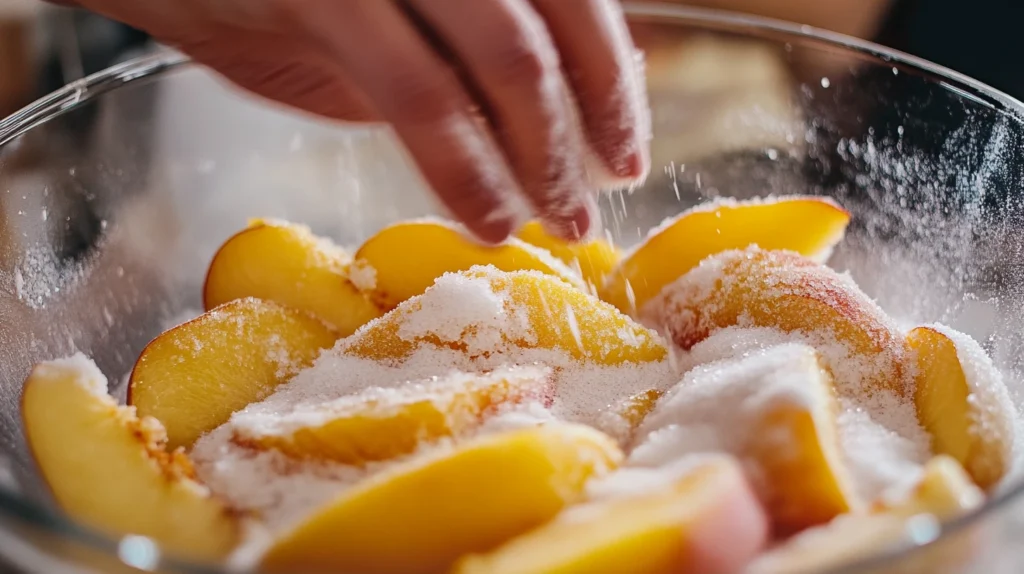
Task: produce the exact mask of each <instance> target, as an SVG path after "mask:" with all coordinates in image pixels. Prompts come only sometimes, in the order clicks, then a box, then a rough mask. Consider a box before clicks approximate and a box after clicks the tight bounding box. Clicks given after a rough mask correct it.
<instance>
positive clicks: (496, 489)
mask: <svg viewBox="0 0 1024 574" xmlns="http://www.w3.org/2000/svg"><path fill="white" fill-rule="evenodd" d="M621 456H622V454H621V452H620V451H619V449H618V447H617V446H615V444H614V443H613V442H612V441H611V439H609V438H608V437H606V436H605V435H603V434H601V433H599V432H597V431H595V430H592V429H590V428H588V427H584V426H576V425H564V424H551V425H544V426H539V427H533V428H529V429H523V430H517V431H512V432H507V433H501V434H495V435H485V436H483V437H480V438H478V439H476V440H474V441H471V442H467V443H463V444H462V445H460V446H458V447H456V449H455V450H453V451H450V452H442V453H440V454H437V455H434V456H428V457H419V458H415V459H412V460H411V461H409V462H408V463H404V464H402V465H400V466H398V467H394V468H390V469H387V470H384V471H382V472H381V473H380V474H377V475H374V476H373V477H371V478H369V479H368V480H366V481H364V482H362V483H360V484H357V485H356V486H355V487H353V488H352V489H351V490H349V491H347V492H345V493H344V494H342V495H341V497H340V498H338V499H336V500H335V501H334V502H332V503H330V504H328V505H327V506H326V507H324V508H322V509H321V510H319V511H318V512H316V513H315V514H314V515H313V516H311V517H310V518H308V519H307V520H306V521H305V522H303V523H302V524H300V525H299V526H298V527H297V528H296V529H294V530H293V531H292V532H290V533H288V534H286V535H285V536H284V537H283V538H281V539H279V540H278V541H276V542H275V543H274V545H273V546H272V547H271V548H270V549H269V551H268V552H267V554H266V555H265V556H264V559H263V565H264V566H265V567H267V568H269V569H271V570H274V571H286V572H295V571H307V570H313V571H325V570H326V571H332V572H364V573H367V574H375V573H378V572H403V573H408V574H417V573H421V572H422V573H431V572H439V571H443V569H445V568H447V567H448V566H450V565H451V564H452V563H453V562H454V561H455V560H456V559H457V558H458V557H459V556H462V555H464V554H467V553H472V552H481V551H486V550H488V549H490V548H493V547H495V546H496V545H498V544H500V543H502V542H504V541H505V540H508V539H509V538H511V537H513V536H517V535H519V534H522V533H523V532H526V531H527V530H530V529H531V528H535V527H537V526H539V525H541V524H543V523H544V522H546V521H547V520H549V519H551V518H552V517H553V516H555V515H556V514H557V513H558V512H559V511H560V510H562V508H564V507H565V506H566V505H567V504H569V503H572V502H574V501H576V500H577V499H579V498H580V496H581V493H582V490H583V488H584V484H585V483H586V481H587V480H588V479H589V478H591V477H593V476H599V475H601V474H603V473H605V472H606V471H607V470H609V469H611V468H614V467H615V466H616V465H617V464H618V462H619V460H620V459H621Z"/></svg>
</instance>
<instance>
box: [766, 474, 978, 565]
mask: <svg viewBox="0 0 1024 574" xmlns="http://www.w3.org/2000/svg"><path fill="white" fill-rule="evenodd" d="M984 498H985V496H984V493H982V492H981V490H980V489H979V488H978V487H977V486H975V485H974V483H972V482H971V479H970V477H968V476H967V474H966V473H965V472H964V470H963V468H962V467H961V466H960V464H959V463H957V462H956V461H955V460H953V459H952V458H950V457H946V456H938V457H935V458H933V459H932V460H931V461H929V463H928V464H927V465H926V466H925V469H924V474H923V475H922V477H921V479H920V480H919V481H918V483H917V484H916V485H915V487H914V488H913V489H911V490H910V491H909V492H908V493H906V495H905V496H904V497H903V498H902V499H900V500H896V501H893V502H891V503H888V504H885V505H882V506H880V507H879V510H880V511H879V512H876V513H873V514H852V515H848V516H843V517H841V518H839V519H837V520H836V521H835V522H833V523H832V524H829V525H826V526H821V527H818V528H813V529H810V530H807V531H805V532H803V533H801V534H800V535H798V536H796V537H794V538H792V539H790V540H789V541H788V542H786V543H785V544H783V545H781V546H779V547H778V548H777V549H775V550H773V551H771V552H768V553H766V554H764V555H762V556H761V557H759V558H758V559H757V560H756V561H755V562H754V563H753V564H752V565H751V566H750V567H749V568H748V570H747V571H749V572H750V573H751V574H796V573H804V572H821V571H828V570H831V569H833V568H836V567H839V566H843V565H846V564H849V563H851V562H854V561H856V560H857V559H860V558H863V557H866V556H870V555H872V554H875V553H877V552H879V551H881V550H883V549H885V548H891V547H894V546H895V545H896V544H898V543H900V542H901V541H904V540H906V538H907V536H908V532H907V526H908V524H907V520H909V519H911V518H914V517H921V518H923V519H924V520H925V521H927V520H929V517H930V518H931V519H934V520H937V521H938V522H940V523H945V522H948V521H950V520H952V519H954V518H957V517H959V516H962V515H964V514H966V513H967V512H970V511H972V510H974V509H976V508H978V507H979V506H981V504H982V503H983V502H984ZM965 542H968V543H969V542H970V539H969V538H960V539H948V540H946V541H944V542H942V543H941V544H938V545H936V546H934V553H930V552H928V551H927V550H925V551H923V552H922V551H918V552H916V553H915V554H914V555H912V556H911V557H909V559H908V558H904V559H902V560H901V561H900V563H899V564H898V565H897V566H896V568H897V569H896V571H899V572H903V571H906V572H945V571H958V570H957V568H956V564H957V562H959V561H961V560H963V558H964V556H965V553H966V552H970V551H971V548H970V545H969V544H967V545H965V544H964V543H965ZM902 567H906V570H903V569H902Z"/></svg>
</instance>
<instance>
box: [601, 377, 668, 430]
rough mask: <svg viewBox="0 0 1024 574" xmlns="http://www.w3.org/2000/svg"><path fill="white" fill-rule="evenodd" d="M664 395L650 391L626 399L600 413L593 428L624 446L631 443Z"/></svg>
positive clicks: (660, 392) (654, 390) (655, 390)
mask: <svg viewBox="0 0 1024 574" xmlns="http://www.w3.org/2000/svg"><path fill="white" fill-rule="evenodd" d="M663 395H664V392H663V391H660V390H658V389H649V390H646V391H643V392H640V393H637V394H635V395H631V396H629V397H626V398H625V399H623V400H622V401H620V402H618V403H616V404H614V405H612V407H611V408H609V409H607V410H604V411H601V412H600V413H598V414H597V416H596V418H595V420H594V425H593V426H595V427H596V428H598V429H600V430H601V431H603V432H606V433H608V434H609V435H611V436H613V437H615V438H617V439H619V441H620V442H621V443H623V444H625V443H629V442H631V441H632V439H633V433H634V432H635V431H636V429H637V428H638V427H639V426H640V424H641V423H643V422H644V419H645V418H646V417H647V415H649V414H650V413H651V411H653V410H654V407H655V405H657V404H658V400H659V399H661V397H662V396H663Z"/></svg>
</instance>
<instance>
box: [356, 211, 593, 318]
mask: <svg viewBox="0 0 1024 574" xmlns="http://www.w3.org/2000/svg"><path fill="white" fill-rule="evenodd" d="M355 257H356V260H357V261H359V262H360V263H365V264H366V265H368V266H369V267H370V268H372V269H374V270H375V272H376V278H377V281H376V288H375V289H374V295H373V296H374V300H375V301H376V302H377V303H378V304H379V305H380V306H381V307H383V308H384V309H393V308H394V307H395V306H397V305H398V304H399V303H401V302H402V301H405V300H406V299H408V298H410V297H414V296H416V295H419V294H421V293H423V292H424V291H426V290H427V287H430V286H431V285H433V283H434V280H435V279H437V278H438V277H440V276H441V275H443V274H445V273H448V272H453V271H465V270H468V269H469V268H470V267H473V266H474V265H493V266H494V267H497V268H498V269H501V270H502V271H518V270H535V271H540V272H542V273H547V274H550V275H553V276H556V277H560V278H561V279H563V280H565V281H566V282H568V283H569V284H571V285H574V286H576V287H579V288H581V289H582V288H585V287H586V285H585V284H584V283H583V281H582V280H581V279H580V277H579V276H578V275H576V274H575V273H573V272H572V270H570V269H569V268H568V267H566V265H565V264H564V263H562V262H561V261H560V260H558V259H557V258H555V257H554V256H553V255H551V254H550V253H548V252H547V251H544V250H543V249H539V248H537V247H534V246H532V245H530V244H528V243H525V242H523V241H520V240H518V239H514V238H512V239H509V240H507V241H505V242H504V243H502V244H501V245H494V246H486V245H481V244H478V243H476V242H475V241H474V240H473V239H471V238H470V237H469V236H468V235H466V234H465V233H463V232H462V231H460V230H459V229H457V228H456V227H454V226H452V225H450V224H447V223H442V222H436V221H409V222H403V223H396V224H394V225H391V226H389V227H385V228H384V229H382V230H380V231H378V232H377V234H376V235H374V236H373V237H371V238H369V239H367V240H366V243H363V245H362V247H360V248H359V250H358V251H357V252H356V255H355Z"/></svg>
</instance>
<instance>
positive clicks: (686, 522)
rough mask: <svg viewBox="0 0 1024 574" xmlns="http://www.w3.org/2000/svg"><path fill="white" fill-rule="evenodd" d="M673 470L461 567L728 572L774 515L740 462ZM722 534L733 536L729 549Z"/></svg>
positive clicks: (484, 573)
mask: <svg viewBox="0 0 1024 574" xmlns="http://www.w3.org/2000/svg"><path fill="white" fill-rule="evenodd" d="M630 470H631V469H627V470H626V471H625V472H630ZM612 476H614V475H612ZM609 478H611V477H609ZM666 478H667V479H668V480H667V484H664V485H662V484H658V485H657V486H652V485H651V484H649V481H645V483H644V484H645V489H644V490H642V491H637V492H631V493H628V494H624V495H620V496H617V497H614V498H609V499H605V500H595V501H593V502H590V503H587V504H583V505H581V506H577V507H572V508H569V509H567V510H566V511H564V512H562V513H561V514H560V515H558V516H557V517H555V519H554V520H552V521H551V522H548V523H547V524H545V525H544V526H541V527H540V528H537V529H536V530H532V531H530V532H528V533H526V534H524V535H522V536H520V537H518V538H514V539H512V540H511V541H509V542H507V543H505V544H504V545H502V546H500V547H499V548H498V549H496V550H494V551H493V552H490V553H488V554H481V555H474V556H468V557H465V558H463V559H462V560H460V561H459V563H458V565H457V567H456V568H455V571H454V572H455V574H519V573H522V572H530V573H531V574H572V573H579V574H602V573H607V574H619V573H622V572H644V573H646V574H659V573H665V574H669V573H673V572H708V571H715V572H719V571H721V572H724V571H727V570H728V571H734V570H735V569H736V567H738V566H742V565H743V564H744V563H745V562H746V561H747V560H749V559H750V558H751V557H752V555H753V554H754V553H756V552H757V551H758V550H759V549H760V547H761V546H762V545H763V544H764V543H765V541H766V538H767V534H768V525H767V521H766V520H765V517H764V514H763V512H762V511H761V508H760V505H759V504H758V502H757V499H756V498H755V497H754V495H753V493H751V492H750V489H749V486H747V484H746V481H745V479H744V477H743V473H742V470H741V469H740V467H739V465H737V464H736V463H735V462H733V461H731V460H729V459H722V460H715V461H713V462H706V463H703V464H701V465H699V466H698V467H696V468H693V469H688V472H685V473H683V474H682V476H681V477H672V476H671V475H670V476H668V477H666ZM662 480H665V479H662ZM722 540H729V551H728V552H726V553H723V552H721V547H720V545H721V542H722ZM714 555H723V556H714ZM723 558H724V560H726V561H728V562H729V564H722V563H721V562H722V560H723ZM713 566H718V568H713ZM727 566H728V568H726V567H727Z"/></svg>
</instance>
